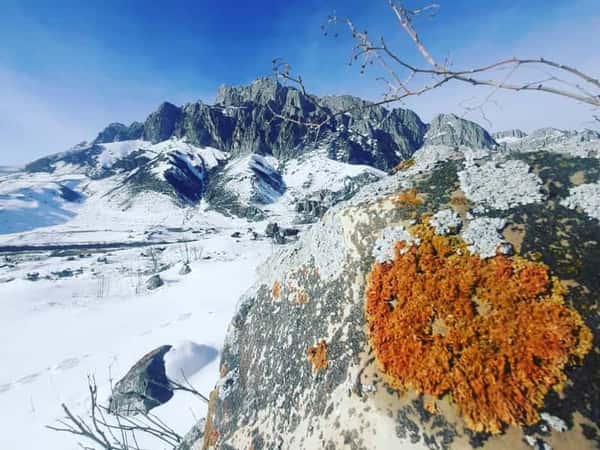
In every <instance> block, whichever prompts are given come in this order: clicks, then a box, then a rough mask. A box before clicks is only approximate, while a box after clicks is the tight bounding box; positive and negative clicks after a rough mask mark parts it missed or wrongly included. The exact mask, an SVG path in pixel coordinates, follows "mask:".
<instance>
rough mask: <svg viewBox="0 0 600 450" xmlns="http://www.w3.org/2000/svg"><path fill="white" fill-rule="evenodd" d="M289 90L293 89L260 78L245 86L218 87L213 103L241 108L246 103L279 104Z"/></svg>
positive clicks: (265, 78) (274, 81)
mask: <svg viewBox="0 0 600 450" xmlns="http://www.w3.org/2000/svg"><path fill="white" fill-rule="evenodd" d="M290 90H294V89H293V88H289V87H286V86H282V85H281V84H280V83H278V82H277V81H276V80H274V79H273V78H270V77H262V78H258V79H256V80H254V81H253V82H252V83H250V84H249V85H245V86H226V85H222V86H220V87H219V90H218V92H217V98H216V100H215V103H216V104H218V105H223V106H242V105H244V104H246V103H257V104H260V105H265V104H267V102H269V101H274V102H275V103H278V104H281V103H284V101H285V97H286V95H287V92H288V91H290Z"/></svg>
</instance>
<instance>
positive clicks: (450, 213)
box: [429, 209, 462, 236]
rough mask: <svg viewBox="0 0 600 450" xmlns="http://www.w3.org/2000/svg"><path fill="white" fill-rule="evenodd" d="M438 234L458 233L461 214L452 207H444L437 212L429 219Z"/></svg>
mask: <svg viewBox="0 0 600 450" xmlns="http://www.w3.org/2000/svg"><path fill="white" fill-rule="evenodd" d="M429 223H430V224H431V226H432V227H433V229H434V230H435V232H436V234H440V235H442V236H446V235H448V234H450V233H456V232H457V231H458V229H459V228H460V226H461V225H462V221H461V220H460V216H459V215H458V214H457V213H456V212H454V210H452V209H442V210H441V211H438V212H436V213H435V214H434V215H433V217H432V218H431V220H430V221H429Z"/></svg>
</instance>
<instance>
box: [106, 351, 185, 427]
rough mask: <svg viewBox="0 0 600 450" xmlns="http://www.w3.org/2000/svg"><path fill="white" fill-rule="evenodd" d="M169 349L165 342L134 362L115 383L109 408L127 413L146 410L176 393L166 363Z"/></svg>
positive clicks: (112, 410) (167, 399)
mask: <svg viewBox="0 0 600 450" xmlns="http://www.w3.org/2000/svg"><path fill="white" fill-rule="evenodd" d="M169 350H171V346H170V345H163V346H162V347H158V348H157V349H155V350H152V351H151V352H150V353H148V354H146V355H145V356H144V357H142V358H141V359H140V360H139V361H138V362H137V363H135V365H134V366H133V367H132V368H131V369H130V370H129V372H127V374H126V375H125V376H124V377H123V378H122V379H121V380H120V381H119V382H118V383H117V384H116V385H115V388H114V392H113V394H112V396H111V398H110V400H109V411H111V412H117V413H119V414H121V415H124V416H128V415H135V414H139V413H147V412H148V411H150V410H151V409H152V408H155V407H157V406H160V405H162V404H163V403H166V402H167V401H169V400H170V399H171V397H173V391H172V390H171V388H170V383H169V380H168V378H167V375H166V372H165V363H164V356H165V354H166V353H167V352H168V351H169Z"/></svg>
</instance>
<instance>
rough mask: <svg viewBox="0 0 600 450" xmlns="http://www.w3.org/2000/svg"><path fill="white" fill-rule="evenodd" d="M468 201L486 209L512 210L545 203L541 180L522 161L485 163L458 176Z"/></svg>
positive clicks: (467, 168) (469, 168) (472, 166)
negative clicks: (512, 208)
mask: <svg viewBox="0 0 600 450" xmlns="http://www.w3.org/2000/svg"><path fill="white" fill-rule="evenodd" d="M458 178H459V180H460V187H461V189H462V190H463V192H464V193H465V194H466V195H467V198H469V199H470V200H472V201H473V202H475V203H478V204H481V205H483V207H484V208H492V209H501V210H502V209H509V208H511V207H513V206H517V205H525V204H528V203H536V202H539V201H541V200H542V198H543V194H542V192H541V188H542V182H541V180H540V179H539V178H538V177H537V176H536V175H535V174H533V173H531V171H530V167H529V166H528V165H527V164H525V163H524V162H523V161H514V160H510V161H506V162H503V163H499V164H497V163H495V162H486V163H484V164H482V165H481V166H477V165H471V166H469V167H466V168H465V169H464V170H462V171H460V172H459V173H458Z"/></svg>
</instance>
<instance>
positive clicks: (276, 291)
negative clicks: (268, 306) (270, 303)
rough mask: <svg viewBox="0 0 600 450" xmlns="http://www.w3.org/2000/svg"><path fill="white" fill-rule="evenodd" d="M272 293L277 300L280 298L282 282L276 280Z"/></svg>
mask: <svg viewBox="0 0 600 450" xmlns="http://www.w3.org/2000/svg"><path fill="white" fill-rule="evenodd" d="M271 293H272V294H273V298H274V299H275V300H279V296H280V295H281V283H279V280H275V283H273V287H272V288H271Z"/></svg>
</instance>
